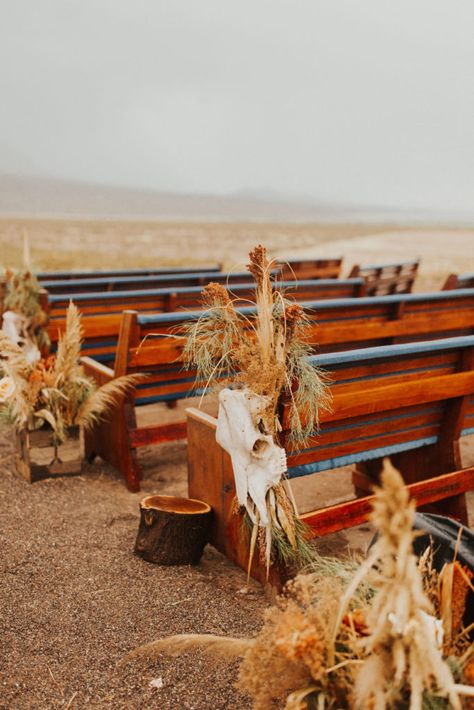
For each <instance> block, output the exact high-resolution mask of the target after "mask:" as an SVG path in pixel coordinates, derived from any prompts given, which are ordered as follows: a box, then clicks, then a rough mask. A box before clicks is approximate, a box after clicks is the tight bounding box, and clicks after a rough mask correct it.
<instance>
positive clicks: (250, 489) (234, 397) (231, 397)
mask: <svg viewBox="0 0 474 710" xmlns="http://www.w3.org/2000/svg"><path fill="white" fill-rule="evenodd" d="M267 405H268V399H267V398H265V397H262V396H260V395H256V394H254V393H253V392H250V391H249V390H247V389H244V390H230V389H223V390H222V391H221V392H220V394H219V415H218V418H217V430H216V441H217V443H218V444H220V445H221V446H222V448H223V449H225V450H226V451H227V452H228V453H229V454H230V457H231V459H232V467H233V469H234V479H235V488H236V493H237V499H238V501H239V504H240V505H244V506H245V507H246V508H247V511H248V513H249V515H250V517H251V519H252V521H253V522H255V516H254V512H253V507H252V506H250V505H249V501H248V498H250V499H251V500H252V501H253V502H254V503H255V506H256V508H257V510H258V512H259V516H260V520H259V522H260V525H264V526H266V525H268V524H269V519H268V511H267V504H266V494H267V491H268V490H269V488H271V487H272V486H275V485H276V484H277V483H279V482H280V480H281V477H282V474H283V473H284V472H285V471H286V454H285V450H284V449H282V448H281V447H280V446H277V445H276V444H275V442H274V441H273V437H272V436H271V434H262V432H261V431H260V428H259V424H260V423H261V413H262V412H263V410H264V409H265V407H266V406H267Z"/></svg>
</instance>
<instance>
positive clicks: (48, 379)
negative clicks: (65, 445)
mask: <svg viewBox="0 0 474 710" xmlns="http://www.w3.org/2000/svg"><path fill="white" fill-rule="evenodd" d="M81 342H82V328H81V321H80V314H79V312H78V310H77V308H76V306H75V305H74V304H73V303H72V302H71V303H70V304H69V308H68V311H67V318H66V329H65V332H64V334H63V336H62V337H61V339H60V341H59V344H58V351H57V354H56V355H51V356H49V357H48V358H46V359H43V360H41V361H39V362H37V363H36V364H35V365H32V364H30V363H29V362H28V360H27V359H26V358H25V356H24V355H23V353H22V351H21V348H19V347H18V346H17V345H15V344H14V343H12V342H11V341H10V339H9V338H7V337H6V336H5V335H4V334H2V333H1V332H0V353H1V355H0V373H1V374H3V376H4V380H5V379H6V380H8V381H10V382H11V383H12V386H11V388H10V391H9V395H8V397H5V398H4V399H3V402H0V414H1V415H2V417H3V418H5V419H6V420H7V421H8V422H10V423H11V424H13V425H14V426H15V427H16V428H18V429H22V428H25V427H27V428H28V429H30V430H32V429H40V428H41V427H43V426H49V427H50V428H51V429H52V431H53V434H54V440H55V443H56V445H57V444H60V443H62V442H64V441H65V439H66V438H67V430H68V429H69V428H70V427H72V426H76V425H81V426H84V427H86V428H87V427H91V426H92V425H93V424H94V423H95V422H96V421H97V420H98V419H99V418H100V417H101V416H103V415H104V414H105V412H106V411H107V410H108V409H109V408H110V407H111V406H112V405H113V404H114V403H116V402H117V401H118V400H119V399H120V398H121V397H123V396H124V395H125V394H126V392H127V391H128V390H129V389H130V388H132V387H133V386H134V385H135V384H136V383H137V382H138V381H139V380H140V379H141V375H126V376H124V377H120V378H117V379H115V380H112V381H111V382H110V383H108V384H106V385H104V386H103V387H101V388H100V389H97V386H96V384H95V382H94V381H93V380H92V379H90V378H88V377H86V376H85V375H84V373H83V370H82V368H81V366H80V364H79V357H80V350H81Z"/></svg>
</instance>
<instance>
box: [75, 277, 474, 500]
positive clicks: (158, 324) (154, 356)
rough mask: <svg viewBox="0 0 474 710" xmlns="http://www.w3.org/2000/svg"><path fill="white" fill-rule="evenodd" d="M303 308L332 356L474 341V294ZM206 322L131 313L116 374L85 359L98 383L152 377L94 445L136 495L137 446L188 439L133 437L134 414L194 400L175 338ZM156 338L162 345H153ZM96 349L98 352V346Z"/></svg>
mask: <svg viewBox="0 0 474 710" xmlns="http://www.w3.org/2000/svg"><path fill="white" fill-rule="evenodd" d="M304 305H305V306H306V307H307V308H308V314H309V315H310V316H312V317H313V318H314V323H313V325H312V326H310V328H309V342H310V343H312V344H313V345H314V346H316V344H317V343H319V344H320V347H321V349H323V350H325V351H335V350H342V349H348V348H354V347H361V346H367V345H374V344H379V343H380V344H382V343H386V342H387V341H389V342H391V341H393V340H397V339H402V340H406V339H411V340H416V339H418V340H419V339H423V338H429V337H431V338H433V337H438V338H439V337H443V336H447V335H453V334H458V335H459V334H463V333H472V332H473V329H474V289H473V290H468V291H465V292H461V291H458V292H456V293H455V294H454V293H449V294H448V293H435V294H408V295H400V296H385V297H377V298H362V299H339V300H330V301H320V302H317V303H315V302H312V303H309V304H304ZM241 310H242V311H243V312H244V313H246V314H247V315H251V314H252V311H253V309H252V308H251V307H246V308H242V309H241ZM199 315H200V312H193V313H163V314H154V315H147V314H143V313H137V312H136V311H126V312H125V313H124V314H123V316H122V321H121V322H122V324H121V331H120V338H119V343H118V346H117V349H116V355H115V365H114V368H113V369H112V368H108V367H104V366H103V365H100V367H99V366H98V365H97V367H96V364H95V362H94V361H93V360H91V359H90V358H85V359H84V362H85V363H86V366H87V369H88V371H89V372H90V373H91V374H93V375H95V373H96V370H97V371H98V373H99V375H98V376H99V377H104V376H107V377H108V378H109V379H111V378H113V377H114V376H119V375H122V374H126V373H130V372H140V371H141V372H150V373H152V377H150V379H149V381H148V382H146V383H143V385H141V386H140V387H139V388H138V390H137V392H136V396H135V399H130V400H129V401H128V402H127V404H126V410H127V415H126V416H125V414H124V413H123V412H120V413H119V414H117V416H115V415H114V417H113V419H112V420H111V422H110V423H107V424H104V425H103V426H102V428H101V429H99V428H98V429H97V431H96V433H95V434H94V437H90V439H89V443H88V450H89V452H90V453H91V454H92V453H94V452H95V453H97V454H100V455H101V456H102V457H103V458H105V459H106V460H109V461H110V462H111V463H112V464H113V465H114V466H116V467H117V468H119V470H121V471H122V473H123V475H124V477H125V479H126V480H127V484H128V485H129V487H131V488H137V486H138V485H139V479H140V477H141V474H140V468H139V465H138V461H137V458H136V455H135V449H136V448H137V447H138V446H140V445H147V444H151V443H159V442H160V441H166V440H170V439H172V438H184V437H185V436H186V429H185V426H184V422H182V423H178V424H177V425H173V426H170V425H164V426H163V425H162V423H161V422H159V421H158V422H157V423H156V425H154V426H152V427H148V429H147V431H146V432H142V433H139V432H138V431H134V433H133V434H130V433H129V429H133V430H136V429H137V421H136V420H137V418H136V413H135V406H140V405H142V404H151V403H153V402H167V403H172V402H176V401H177V400H180V399H184V398H186V397H188V396H189V395H190V394H191V393H192V389H193V382H194V373H192V372H189V371H186V370H183V368H182V350H183V344H184V341H183V339H182V338H180V337H177V336H176V328H177V327H179V326H181V325H182V324H183V322H184V321H185V320H192V319H195V318H197V317H198V316H199ZM91 320H95V319H91ZM86 322H87V321H86ZM151 334H154V335H156V336H163V337H149V336H150V335H151ZM173 334H175V335H174V336H173ZM145 338H147V339H146V340H144V339H145ZM101 342H102V343H103V341H98V342H97V343H96V344H95V346H96V347H97V348H98V350H99V351H100V352H99V354H98V355H97V356H96V359H97V358H98V357H100V358H102V359H106V358H109V357H110V355H111V352H108V351H107V352H106V351H105V350H106V347H105V345H103V344H102V345H101ZM89 344H90V345H93V343H92V342H90V343H89ZM91 350H92V347H91V348H90V351H91ZM117 441H120V442H121V444H120V446H121V447H122V448H121V449H120V450H118V449H117V443H116V442H117ZM114 442H115V443H114ZM126 442H128V444H127V443H126ZM125 448H126V449H127V451H125V450H124V449H125Z"/></svg>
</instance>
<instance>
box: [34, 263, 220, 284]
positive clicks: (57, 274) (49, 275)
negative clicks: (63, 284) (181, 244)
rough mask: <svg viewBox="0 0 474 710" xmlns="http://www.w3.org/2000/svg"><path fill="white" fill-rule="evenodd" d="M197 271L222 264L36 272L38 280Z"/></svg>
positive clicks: (218, 267)
mask: <svg viewBox="0 0 474 710" xmlns="http://www.w3.org/2000/svg"><path fill="white" fill-rule="evenodd" d="M197 271H205V272H209V271H212V272H219V271H221V266H220V265H218V264H217V265H213V266H204V265H202V264H201V265H200V266H167V267H163V268H161V267H157V268H156V269H154V268H143V269H110V270H104V271H102V270H100V271H98V270H97V271H39V272H38V273H37V274H36V278H37V279H38V281H57V280H60V279H61V280H62V279H95V278H105V277H117V276H152V275H158V274H164V275H166V274H193V273H196V272H197Z"/></svg>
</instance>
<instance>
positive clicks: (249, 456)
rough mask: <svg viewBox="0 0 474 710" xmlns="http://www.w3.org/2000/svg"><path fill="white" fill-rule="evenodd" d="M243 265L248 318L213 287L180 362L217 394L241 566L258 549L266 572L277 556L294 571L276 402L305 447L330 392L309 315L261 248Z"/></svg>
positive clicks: (300, 536)
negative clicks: (244, 537)
mask: <svg viewBox="0 0 474 710" xmlns="http://www.w3.org/2000/svg"><path fill="white" fill-rule="evenodd" d="M248 269H249V271H250V273H251V274H252V276H253V277H254V280H255V302H254V305H255V307H256V314H255V317H247V316H246V315H244V314H243V313H242V311H239V310H238V309H236V307H235V305H234V303H233V300H232V295H231V292H230V291H228V290H227V289H226V288H225V287H224V286H223V285H221V284H216V283H210V284H209V285H208V286H207V287H206V288H205V289H204V291H203V306H204V308H205V310H204V312H203V315H202V316H201V317H200V318H198V319H197V320H196V321H193V322H191V323H189V324H188V325H185V326H184V334H185V336H186V346H185V349H184V358H185V363H186V366H187V367H188V368H189V369H193V370H194V369H195V370H196V371H197V385H198V386H199V387H201V388H204V391H205V392H207V391H208V390H209V388H210V387H213V386H214V387H215V388H216V389H217V390H218V392H219V394H218V400H219V412H218V419H217V431H216V441H217V443H218V444H220V445H221V446H222V448H223V449H225V451H227V452H228V453H229V455H230V457H231V460H232V466H233V471H234V479H235V489H236V506H235V514H236V515H240V516H241V517H242V523H243V525H245V526H247V528H248V529H249V530H250V550H249V562H248V567H249V570H250V566H251V564H252V560H253V556H254V551H255V550H257V551H258V554H259V558H260V561H261V563H262V564H264V565H265V566H266V570H267V576H268V572H269V568H270V566H271V565H272V564H273V563H274V562H275V561H276V560H280V561H282V562H284V563H297V564H299V565H301V564H304V563H307V562H308V561H310V560H311V556H312V550H311V547H310V546H309V545H308V543H307V540H306V535H305V530H304V527H303V525H302V524H301V522H300V521H299V518H298V515H297V511H296V507H295V504H294V500H293V499H292V496H291V492H290V493H289V490H290V489H288V488H287V487H286V485H285V484H284V481H285V473H286V470H287V463H286V452H285V448H284V446H283V445H282V444H283V443H286V442H282V423H281V421H280V409H281V403H282V400H283V398H287V399H288V401H289V402H290V434H289V438H288V443H291V445H292V447H300V446H301V447H303V446H304V445H305V443H306V442H307V440H308V438H309V437H310V436H312V435H314V434H315V432H317V430H318V422H319V415H320V412H321V411H322V410H323V409H325V408H327V407H328V406H329V396H328V390H327V387H326V382H325V376H324V374H323V373H322V372H320V371H319V370H318V369H317V368H315V367H313V366H312V365H310V363H309V362H308V359H307V355H308V354H309V353H310V347H309V345H308V343H307V341H306V339H305V330H306V327H307V324H308V320H307V316H306V314H305V312H304V310H303V309H302V307H301V306H300V305H299V304H296V303H292V302H290V301H289V300H288V299H287V298H286V297H285V296H284V294H282V293H281V291H278V290H275V289H274V288H273V286H272V281H271V279H270V273H271V269H272V263H271V262H270V261H269V259H268V258H267V254H266V250H265V248H264V247H262V246H257V247H256V248H255V249H254V250H253V251H252V252H251V253H250V263H249V265H248Z"/></svg>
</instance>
